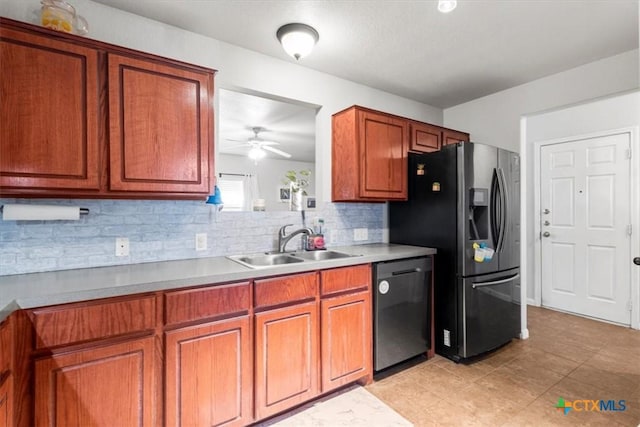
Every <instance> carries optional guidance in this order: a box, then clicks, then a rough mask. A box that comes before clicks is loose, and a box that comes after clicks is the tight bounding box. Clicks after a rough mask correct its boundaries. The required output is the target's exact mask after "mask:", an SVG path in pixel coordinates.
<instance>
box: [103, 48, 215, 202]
mask: <svg viewBox="0 0 640 427" xmlns="http://www.w3.org/2000/svg"><path fill="white" fill-rule="evenodd" d="M212 94H213V76H212V74H208V73H205V72H197V71H195V70H191V69H186V68H180V67H178V66H172V65H167V64H158V63H156V62H151V61H146V60H143V59H137V58H129V57H125V56H120V55H115V54H113V55H109V116H110V130H111V133H110V136H109V155H110V160H111V172H110V184H109V188H110V190H115V191H140V192H148V191H150V192H164V193H170V192H175V193H201V194H203V195H206V194H208V193H209V189H210V173H211V172H210V166H211V167H212V165H210V163H212V162H213V160H212V148H213V142H212V138H213V135H212V130H211V129H212V121H213V111H212Z"/></svg>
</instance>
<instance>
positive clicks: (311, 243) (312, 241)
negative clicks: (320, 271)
mask: <svg viewBox="0 0 640 427" xmlns="http://www.w3.org/2000/svg"><path fill="white" fill-rule="evenodd" d="M324 249H326V247H325V242H324V236H323V235H322V234H312V235H310V236H308V237H307V250H308V251H318V250H324Z"/></svg>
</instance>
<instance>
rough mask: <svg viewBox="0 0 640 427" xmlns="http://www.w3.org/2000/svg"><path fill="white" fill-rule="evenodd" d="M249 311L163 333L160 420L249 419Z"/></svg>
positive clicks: (230, 422)
mask: <svg viewBox="0 0 640 427" xmlns="http://www.w3.org/2000/svg"><path fill="white" fill-rule="evenodd" d="M250 330H251V328H250V321H249V316H242V317H237V318H232V319H228V320H221V321H216V322H210V323H205V324H201V325H196V326H191V327H186V328H181V329H178V330H175V331H169V332H167V333H166V334H165V345H166V353H165V354H166V356H165V357H166V365H165V366H166V368H165V387H166V388H165V425H166V426H184V427H187V426H220V425H225V426H242V425H247V424H249V423H250V422H251V421H252V420H253V416H252V412H253V411H252V410H253V369H252V362H253V344H252V340H251V331H250Z"/></svg>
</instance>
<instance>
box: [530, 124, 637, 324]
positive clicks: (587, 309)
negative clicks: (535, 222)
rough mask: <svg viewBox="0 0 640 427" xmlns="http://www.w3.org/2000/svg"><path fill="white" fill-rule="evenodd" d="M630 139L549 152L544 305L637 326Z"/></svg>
mask: <svg viewBox="0 0 640 427" xmlns="http://www.w3.org/2000/svg"><path fill="white" fill-rule="evenodd" d="M630 141H631V135H630V134H628V133H620V134H613V135H606V136H600V137H595V138H587V139H581V140H574V141H570V142H564V143H560V144H552V145H543V146H541V148H540V150H541V151H540V186H541V187H540V208H541V215H540V220H541V224H540V230H541V233H542V235H541V248H542V253H541V260H542V263H541V265H542V274H541V278H542V305H543V306H546V307H550V308H556V309H560V310H564V311H569V312H573V313H577V314H582V315H586V316H590V317H595V318H599V319H604V320H609V321H612V322H617V323H623V324H626V325H629V324H630V323H631V311H630V307H629V306H628V304H629V302H630V298H631V276H630V268H631V264H630V260H631V253H630V245H631V236H630V235H629V231H630V228H629V224H631V217H630V200H629V199H630V196H631V195H630V193H629V191H630V190H629V187H630V160H629V158H628V157H629V153H630V152H629V149H630Z"/></svg>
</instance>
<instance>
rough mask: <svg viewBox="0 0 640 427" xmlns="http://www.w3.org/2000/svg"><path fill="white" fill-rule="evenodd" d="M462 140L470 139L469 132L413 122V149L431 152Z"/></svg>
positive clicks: (419, 151) (420, 151)
mask: <svg viewBox="0 0 640 427" xmlns="http://www.w3.org/2000/svg"><path fill="white" fill-rule="evenodd" d="M460 141H469V134H468V133H465V132H459V131H457V130H452V129H445V128H443V127H440V126H434V125H430V124H428V123H422V122H416V121H412V122H411V151H415V152H418V153H431V152H432V151H438V150H440V149H441V148H442V147H444V146H445V145H450V144H457V143H458V142H460Z"/></svg>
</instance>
